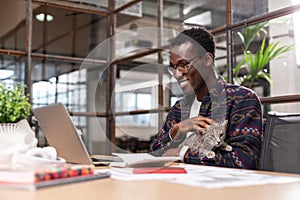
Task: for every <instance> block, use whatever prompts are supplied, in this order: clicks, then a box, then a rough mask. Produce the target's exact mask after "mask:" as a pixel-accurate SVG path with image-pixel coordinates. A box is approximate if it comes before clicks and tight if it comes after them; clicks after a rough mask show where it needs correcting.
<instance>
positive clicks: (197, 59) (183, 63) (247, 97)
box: [151, 28, 262, 169]
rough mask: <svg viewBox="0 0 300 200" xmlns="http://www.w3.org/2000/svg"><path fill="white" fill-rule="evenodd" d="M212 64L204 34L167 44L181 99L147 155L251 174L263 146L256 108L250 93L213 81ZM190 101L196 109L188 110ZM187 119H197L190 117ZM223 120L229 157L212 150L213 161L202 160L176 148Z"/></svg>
mask: <svg viewBox="0 0 300 200" xmlns="http://www.w3.org/2000/svg"><path fill="white" fill-rule="evenodd" d="M214 60H215V42H214V37H213V35H212V34H211V33H210V32H209V31H208V30H206V29H205V28H192V29H189V30H185V31H183V32H181V33H180V34H179V35H178V36H177V37H176V38H175V39H174V40H173V41H172V43H171V54H170V66H169V71H170V72H171V73H172V74H173V75H174V77H175V78H176V80H177V82H178V84H179V86H180V88H181V89H182V90H183V91H184V93H185V94H186V95H185V97H183V98H182V99H180V100H178V101H177V102H176V103H175V105H174V106H173V107H172V108H171V110H170V112H169V113H168V115H167V118H166V119H165V122H164V125H163V127H162V128H161V130H160V131H159V133H158V135H157V138H156V139H154V140H153V141H152V143H151V152H152V153H153V154H155V155H163V156H181V157H182V161H184V162H186V163H193V164H202V165H214V166H225V167H236V168H245V169H256V168H258V163H259V155H260V148H261V140H262V112H261V103H260V101H259V99H258V97H257V95H256V94H255V93H254V92H253V91H252V90H250V89H248V88H245V87H242V86H238V85H234V84H229V83H227V82H225V81H224V79H223V78H222V77H220V76H218V75H217V73H216V69H215V66H214ZM191 88H192V91H193V93H192V92H191ZM195 96H196V97H197V101H198V102H199V103H198V106H193V104H192V102H193V100H194V97H195ZM199 107H200V108H199ZM191 113H196V116H195V117H190V114H191ZM224 120H227V121H228V124H227V127H226V137H225V141H226V143H227V144H229V145H230V146H231V147H232V151H230V152H228V151H224V150H221V149H215V157H214V158H208V157H204V158H203V157H201V156H199V155H200V154H201V149H196V150H195V149H191V148H190V147H189V146H183V147H182V145H180V144H181V143H182V142H183V141H184V140H185V138H187V137H190V135H192V134H193V133H202V132H203V129H207V128H208V127H210V125H211V124H212V123H216V122H222V121H224Z"/></svg>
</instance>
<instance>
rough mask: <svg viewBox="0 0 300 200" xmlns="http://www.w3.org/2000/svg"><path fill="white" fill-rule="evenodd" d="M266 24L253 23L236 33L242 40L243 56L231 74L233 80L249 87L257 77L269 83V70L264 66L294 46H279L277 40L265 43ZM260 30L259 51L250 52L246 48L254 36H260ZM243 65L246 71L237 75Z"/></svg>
mask: <svg viewBox="0 0 300 200" xmlns="http://www.w3.org/2000/svg"><path fill="white" fill-rule="evenodd" d="M266 24H267V22H264V23H260V24H257V25H253V26H250V27H247V28H245V29H244V30H243V31H242V32H239V33H238V35H239V37H240V38H241V40H242V42H243V47H244V57H243V59H242V60H241V61H240V62H239V63H238V65H237V66H236V67H235V68H234V70H233V74H234V77H235V82H236V83H238V84H240V85H246V86H247V87H250V88H251V87H252V86H253V83H254V82H255V81H256V80H258V79H263V80H266V81H267V82H269V83H271V81H272V80H271V77H270V74H269V72H268V71H266V67H267V66H268V64H269V63H270V61H271V60H273V59H275V58H277V57H279V56H280V55H282V54H283V53H285V52H288V51H290V50H292V49H293V48H294V46H293V45H290V46H288V45H285V46H281V47H279V46H278V45H279V42H275V43H270V44H266V38H267V31H266V30H265V29H264V28H263V27H264V26H265V25H266ZM260 31H263V32H264V34H265V37H264V38H263V41H262V43H261V46H260V49H259V51H258V52H257V53H252V52H251V51H249V50H248V48H249V45H250V43H251V42H252V40H253V39H254V38H255V36H260V34H259V32H260ZM245 65H246V66H247V69H248V73H247V74H246V75H244V76H238V74H239V71H240V69H241V68H242V67H243V66H245Z"/></svg>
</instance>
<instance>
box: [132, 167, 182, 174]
mask: <svg viewBox="0 0 300 200" xmlns="http://www.w3.org/2000/svg"><path fill="white" fill-rule="evenodd" d="M132 173H134V174H186V170H185V169H184V168H183V167H146V168H144V167H143V168H134V169H133V171H132Z"/></svg>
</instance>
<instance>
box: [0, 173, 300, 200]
mask: <svg viewBox="0 0 300 200" xmlns="http://www.w3.org/2000/svg"><path fill="white" fill-rule="evenodd" d="M277 175H278V173H277ZM280 175H284V174H280ZM298 177H300V176H298ZM299 189H300V181H299V182H294V183H284V184H267V185H258V186H247V187H228V188H221V189H205V188H199V187H191V186H187V185H181V184H175V183H168V182H163V181H150V180H149V181H121V180H115V179H111V178H107V179H99V180H95V181H87V182H81V183H74V184H68V185H62V186H54V187H49V188H43V189H38V190H36V191H22V190H14V189H0V199H1V200H2V199H3V200H15V199H22V200H35V199H36V200H63V199H64V200H65V199H72V200H77V199H86V200H92V199H105V200H111V199H115V200H122V199H125V200H135V199H137V200H140V199H143V200H147V199H149V200H156V199H159V200H162V199H168V200H177V199H180V200H182V199H188V200H192V199H197V200H199V199H202V197H205V198H209V199H210V200H235V199H239V200H240V199H243V200H253V199H263V200H269V199H270V200H282V199H284V200H299V196H298V195H299Z"/></svg>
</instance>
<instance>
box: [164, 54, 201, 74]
mask: <svg viewBox="0 0 300 200" xmlns="http://www.w3.org/2000/svg"><path fill="white" fill-rule="evenodd" d="M197 57H198V56H195V57H194V58H192V59H190V60H181V61H179V62H178V63H177V64H176V65H173V64H171V63H170V65H169V66H168V72H169V73H170V74H171V75H174V73H175V71H176V70H177V69H179V70H180V71H186V72H188V71H189V69H190V67H191V62H192V61H193V60H194V59H195V58H197Z"/></svg>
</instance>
